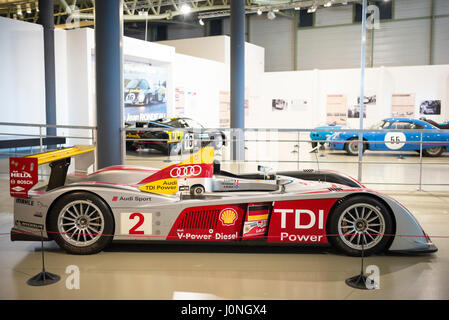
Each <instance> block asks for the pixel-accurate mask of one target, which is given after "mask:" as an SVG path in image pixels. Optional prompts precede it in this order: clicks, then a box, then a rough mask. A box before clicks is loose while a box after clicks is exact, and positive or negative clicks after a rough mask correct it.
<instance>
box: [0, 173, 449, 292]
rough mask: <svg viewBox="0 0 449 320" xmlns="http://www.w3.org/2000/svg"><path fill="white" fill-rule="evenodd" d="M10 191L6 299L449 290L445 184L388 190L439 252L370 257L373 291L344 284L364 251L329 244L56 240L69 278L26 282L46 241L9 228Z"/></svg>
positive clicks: (2, 205) (7, 218)
mask: <svg viewBox="0 0 449 320" xmlns="http://www.w3.org/2000/svg"><path fill="white" fill-rule="evenodd" d="M8 193H9V192H8V181H7V180H6V179H0V299H449V277H448V274H449V238H445V237H444V236H449V194H448V193H445V192H436V191H432V192H429V191H422V192H418V191H406V192H404V191H389V193H390V194H391V195H392V196H393V197H394V198H396V199H397V200H399V201H400V202H401V203H402V204H404V205H405V206H407V207H408V208H409V209H411V211H412V212H413V213H414V214H415V216H416V217H417V219H418V220H419V222H420V223H421V225H422V226H423V228H424V229H425V230H426V232H427V233H428V234H429V235H430V236H431V237H432V235H433V236H434V237H433V241H434V243H435V244H436V245H437V247H438V248H439V251H438V252H437V253H435V254H430V255H424V256H391V255H380V256H373V257H368V258H367V259H366V261H365V264H366V265H375V266H377V267H378V268H379V270H380V280H379V286H380V289H378V290H371V291H362V290H357V289H353V288H351V287H349V286H347V285H346V284H345V279H347V278H349V277H351V276H353V275H356V274H357V273H358V272H360V259H359V258H352V257H347V256H344V255H340V254H337V253H335V252H333V251H332V250H331V249H330V248H304V249H299V248H285V247H284V248H279V247H273V248H260V247H252V248H251V247H250V248H245V247H230V246H225V247H223V246H190V245H189V246H174V245H149V244H145V245H118V244H116V245H113V246H112V247H111V248H109V249H108V250H106V251H104V252H101V253H99V254H96V255H91V256H74V255H69V254H66V253H64V252H63V251H61V250H60V249H59V248H58V247H57V245H56V244H55V243H54V242H47V243H45V247H46V251H45V252H46V254H45V258H46V269H47V270H48V271H50V272H52V273H56V274H58V275H60V276H61V280H60V281H59V282H58V283H55V284H52V285H49V286H46V287H31V286H28V285H27V283H26V281H27V280H28V279H29V278H30V277H32V276H33V275H35V274H37V273H38V272H39V271H40V270H41V250H40V243H34V242H11V241H10V240H9V235H7V234H5V233H8V232H9V231H10V228H11V226H12V224H13V216H12V199H11V198H10V197H9V195H8ZM73 266H76V267H77V268H78V269H79V280H80V281H79V289H76V287H75V288H73V284H75V282H73V275H74V273H73ZM71 268H72V269H71ZM66 272H67V273H66ZM71 285H72V286H71ZM69 288H72V289H69Z"/></svg>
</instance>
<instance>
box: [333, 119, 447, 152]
mask: <svg viewBox="0 0 449 320" xmlns="http://www.w3.org/2000/svg"><path fill="white" fill-rule="evenodd" d="M371 129H372V130H388V129H394V130H395V131H391V132H388V131H387V132H385V131H384V132H375V131H373V132H364V133H363V140H364V144H363V152H365V151H366V150H371V151H418V152H420V148H421V146H420V144H421V134H420V133H419V132H411V131H412V130H421V129H428V130H435V131H436V132H424V133H422V142H423V143H422V154H423V155H424V156H427V157H438V156H440V155H441V154H442V153H443V152H445V151H446V150H447V147H448V146H449V132H439V131H440V130H442V129H446V128H445V125H443V124H438V123H435V122H433V121H430V120H427V119H425V120H421V119H419V120H418V119H410V118H386V119H384V120H382V121H381V122H380V123H377V124H375V125H374V126H372V127H371ZM397 130H401V131H397ZM357 140H358V132H357V131H351V130H348V131H344V132H336V133H334V134H332V135H331V136H330V137H329V138H328V145H329V148H330V149H331V150H345V151H346V152H347V153H348V154H349V155H353V156H355V155H358V148H359V143H358V142H357Z"/></svg>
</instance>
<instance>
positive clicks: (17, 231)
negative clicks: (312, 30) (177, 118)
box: [10, 146, 437, 256]
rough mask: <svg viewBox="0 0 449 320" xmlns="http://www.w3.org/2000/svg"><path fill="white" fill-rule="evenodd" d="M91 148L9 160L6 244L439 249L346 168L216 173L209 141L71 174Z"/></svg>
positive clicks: (77, 249)
mask: <svg viewBox="0 0 449 320" xmlns="http://www.w3.org/2000/svg"><path fill="white" fill-rule="evenodd" d="M91 151H93V148H92V147H89V146H87V147H83V146H76V147H72V148H69V149H63V150H57V151H52V152H48V153H44V154H38V155H33V156H28V157H21V158H10V177H11V178H10V188H11V192H10V193H11V196H12V197H14V198H15V201H14V226H13V227H12V230H11V240H13V241H18V240H26V241H33V240H34V241H40V239H41V237H40V234H41V232H42V234H43V237H44V239H46V240H54V241H56V243H57V244H58V245H59V246H60V247H61V248H62V249H64V250H65V251H67V252H68V253H72V254H93V253H97V252H99V251H102V250H103V249H105V248H106V247H107V246H108V245H110V244H111V242H119V241H121V242H128V243H130V242H131V243H132V242H142V241H143V242H146V243H148V244H151V243H158V242H159V243H160V242H161V241H162V242H177V243H178V242H181V243H195V244H201V243H204V242H208V243H210V242H213V243H215V244H220V243H222V244H223V243H225V244H238V245H264V246H266V245H281V244H282V245H291V246H301V245H315V246H317V245H329V244H330V245H331V246H332V247H334V248H335V249H337V250H339V251H341V252H343V253H345V254H347V255H353V256H358V255H361V253H362V250H363V249H364V253H365V254H376V253H382V252H385V251H389V252H401V253H404V252H407V253H431V252H436V251H437V248H436V246H435V245H434V244H433V243H432V241H431V240H430V238H429V237H428V236H427V234H426V233H425V232H424V231H423V229H422V228H421V226H420V225H419V223H418V221H417V220H416V218H415V217H414V216H413V215H412V214H411V213H410V211H408V210H407V209H406V208H405V207H404V206H402V205H401V204H399V203H398V202H397V201H395V200H393V199H392V198H391V197H389V196H388V195H384V194H381V193H378V192H376V191H373V190H370V189H367V188H366V187H364V186H363V185H361V184H360V183H359V182H357V181H356V180H354V179H353V178H351V177H348V176H347V175H345V174H342V173H338V172H334V171H326V170H319V171H314V170H305V171H285V172H277V173H275V172H271V171H270V170H269V169H268V168H264V167H260V168H259V170H258V172H256V173H252V174H240V175H238V174H234V173H231V172H227V171H224V170H222V169H221V166H220V164H219V163H217V162H215V161H214V148H213V147H205V148H202V149H200V150H199V151H198V152H197V153H194V154H193V155H191V156H190V157H188V158H187V159H185V160H183V161H181V162H180V163H177V164H171V165H169V166H167V167H165V168H163V169H155V168H146V167H134V166H112V167H107V168H103V169H101V170H99V171H96V172H94V173H91V174H88V175H80V174H77V175H76V176H67V166H68V164H70V159H71V157H80V156H81V157H82V156H84V155H86V153H88V152H91ZM48 163H51V164H52V165H50V167H51V168H52V173H51V175H50V181H49V183H48V186H43V187H37V188H36V189H32V188H33V186H34V185H35V184H36V183H37V176H38V170H37V167H38V166H39V165H43V164H48ZM77 163H78V159H75V166H77ZM82 163H84V162H83V161H82ZM62 168H65V170H62ZM18 177H20V179H17V178H18Z"/></svg>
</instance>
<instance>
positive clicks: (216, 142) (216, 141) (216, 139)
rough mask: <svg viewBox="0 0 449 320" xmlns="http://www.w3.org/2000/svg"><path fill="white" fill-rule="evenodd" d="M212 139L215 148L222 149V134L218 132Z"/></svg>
mask: <svg viewBox="0 0 449 320" xmlns="http://www.w3.org/2000/svg"><path fill="white" fill-rule="evenodd" d="M212 141H213V143H214V149H215V150H220V149H221V148H222V147H223V144H224V142H223V137H222V136H221V134H216V135H214V136H213V137H212Z"/></svg>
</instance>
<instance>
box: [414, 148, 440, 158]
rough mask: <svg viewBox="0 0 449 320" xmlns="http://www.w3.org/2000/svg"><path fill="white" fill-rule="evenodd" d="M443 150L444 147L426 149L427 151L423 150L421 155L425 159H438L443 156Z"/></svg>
mask: <svg viewBox="0 0 449 320" xmlns="http://www.w3.org/2000/svg"><path fill="white" fill-rule="evenodd" d="M445 150H446V148H445V147H434V148H428V149H423V151H422V154H423V156H425V157H439V156H441V155H442V154H443V152H444V151H445ZM418 152H419V151H418Z"/></svg>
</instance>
